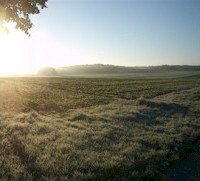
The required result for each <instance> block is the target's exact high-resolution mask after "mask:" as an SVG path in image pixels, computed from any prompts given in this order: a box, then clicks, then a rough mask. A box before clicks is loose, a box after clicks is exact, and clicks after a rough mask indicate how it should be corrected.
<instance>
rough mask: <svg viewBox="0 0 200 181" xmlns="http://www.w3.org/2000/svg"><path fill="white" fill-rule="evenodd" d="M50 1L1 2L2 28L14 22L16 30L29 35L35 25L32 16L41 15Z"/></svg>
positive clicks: (21, 0) (13, 0)
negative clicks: (5, 23) (7, 23)
mask: <svg viewBox="0 0 200 181" xmlns="http://www.w3.org/2000/svg"><path fill="white" fill-rule="evenodd" d="M47 1H48V0H0V27H3V22H4V21H5V22H14V23H15V24H16V26H15V27H16V28H17V29H20V30H22V31H23V32H25V33H26V34H28V35H29V30H30V28H32V27H33V23H32V21H31V19H30V15H31V14H39V13H40V10H41V9H43V8H46V7H47V6H46V3H47Z"/></svg>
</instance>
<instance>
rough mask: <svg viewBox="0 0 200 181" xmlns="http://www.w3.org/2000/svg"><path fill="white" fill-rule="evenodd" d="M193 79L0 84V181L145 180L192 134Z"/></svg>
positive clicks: (195, 127) (199, 110) (195, 110)
mask: <svg viewBox="0 0 200 181" xmlns="http://www.w3.org/2000/svg"><path fill="white" fill-rule="evenodd" d="M199 85H200V80H199V79H198V78H196V79H195V78H194V79H192V78H190V79H171V80H169V79H168V80H167V79H166V80H128V79H78V78H77V79H75V78H73V79H65V78H7V79H4V78H2V79H0V180H131V179H132V180H134V179H138V180H147V179H151V178H152V179H161V175H162V173H163V172H164V171H165V170H167V169H169V168H170V167H171V166H172V165H173V164H174V163H175V162H177V161H179V160H181V159H183V158H184V157H185V155H186V154H187V153H188V151H190V149H191V143H192V142H193V141H195V140H197V139H198V138H199V135H200V129H199V128H200V120H199V119H200V96H199V95H200V86H199Z"/></svg>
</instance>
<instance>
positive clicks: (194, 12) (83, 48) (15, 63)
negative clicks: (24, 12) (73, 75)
mask: <svg viewBox="0 0 200 181" xmlns="http://www.w3.org/2000/svg"><path fill="white" fill-rule="evenodd" d="M47 6H48V8H47V9H44V10H42V11H41V13H40V14H39V15H34V16H31V19H32V21H33V23H34V28H33V29H32V30H31V31H30V33H31V37H27V36H26V35H25V34H24V33H23V32H20V31H16V30H14V29H13V28H12V27H10V33H9V35H6V36H0V40H1V41H0V49H1V50H2V52H3V53H1V54H3V55H1V59H3V60H6V61H0V62H1V63H0V67H1V68H0V74H6V73H7V74H8V73H10V72H12V73H22V72H24V73H28V72H34V71H36V70H37V69H39V68H40V67H44V66H53V67H60V66H69V65H78V64H96V63H102V64H114V65H124V66H149V65H164V64H168V65H177V64H179V65H183V64H184V65H186V64H187V65H199V63H200V0H48V3H47ZM10 65H12V67H11V68H8V67H10Z"/></svg>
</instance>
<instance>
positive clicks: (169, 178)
mask: <svg viewBox="0 0 200 181" xmlns="http://www.w3.org/2000/svg"><path fill="white" fill-rule="evenodd" d="M163 180H164V181H173V180H176V181H199V180H200V141H198V142H197V143H196V151H195V152H194V153H192V154H191V155H190V156H189V157H188V158H187V159H185V160H183V161H182V162H181V163H180V164H179V165H176V166H175V167H174V168H173V169H171V170H170V171H169V172H168V173H167V174H166V175H165V176H164V177H163Z"/></svg>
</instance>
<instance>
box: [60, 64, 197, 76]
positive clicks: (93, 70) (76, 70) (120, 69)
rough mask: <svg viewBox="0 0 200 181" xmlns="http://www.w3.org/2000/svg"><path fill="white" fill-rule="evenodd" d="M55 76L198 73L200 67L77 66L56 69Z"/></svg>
mask: <svg viewBox="0 0 200 181" xmlns="http://www.w3.org/2000/svg"><path fill="white" fill-rule="evenodd" d="M56 71H57V74H58V75H60V76H67V75H76V74H78V75H80V74H123V73H125V74H126V73H149V72H150V73H156V72H170V71H200V66H189V65H162V66H146V67H145V66H141V67H125V66H116V65H104V64H94V65H77V66H69V67H59V68H56Z"/></svg>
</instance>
